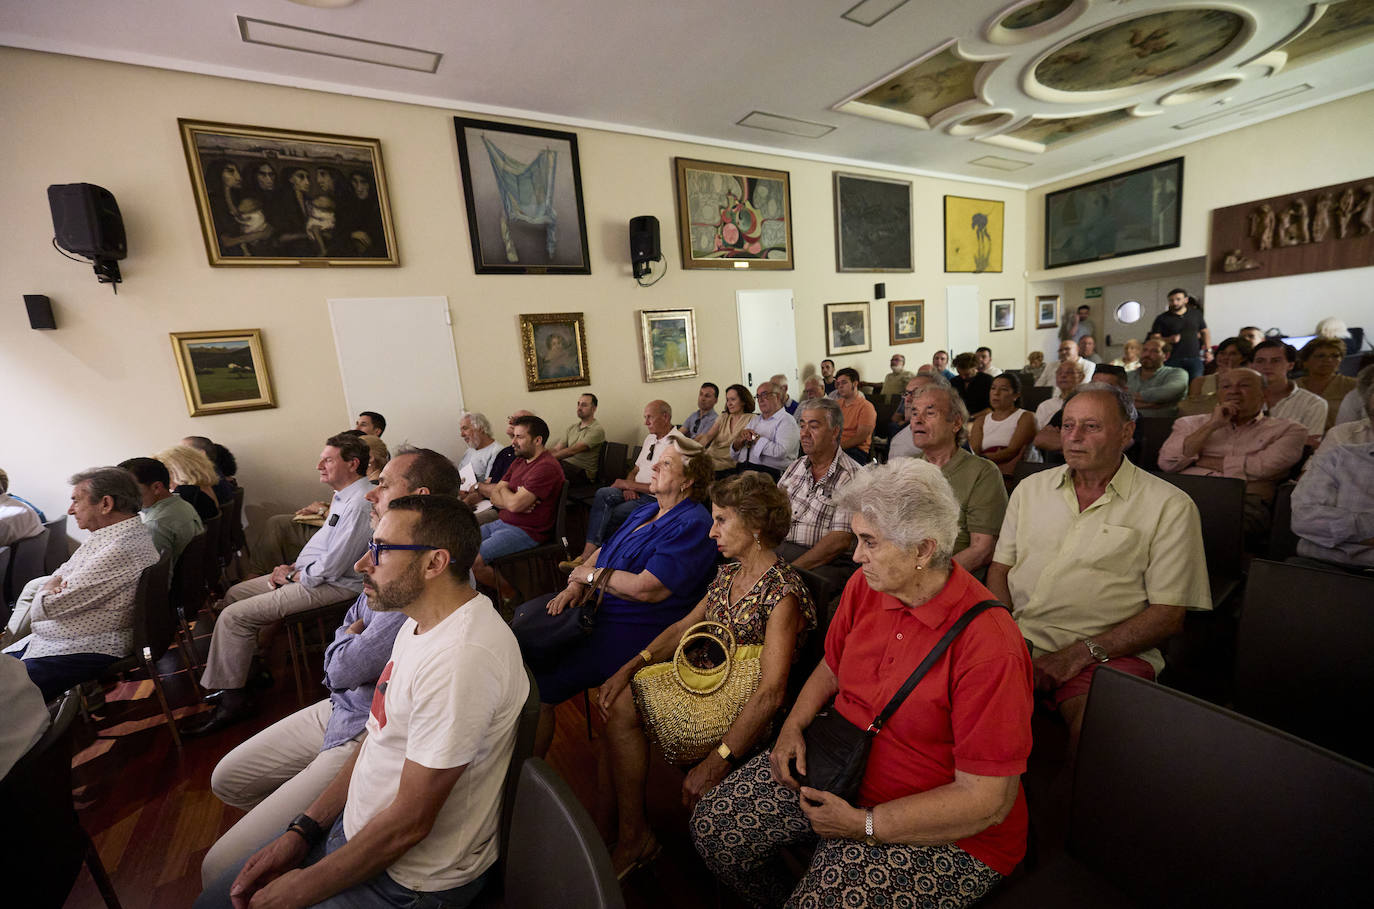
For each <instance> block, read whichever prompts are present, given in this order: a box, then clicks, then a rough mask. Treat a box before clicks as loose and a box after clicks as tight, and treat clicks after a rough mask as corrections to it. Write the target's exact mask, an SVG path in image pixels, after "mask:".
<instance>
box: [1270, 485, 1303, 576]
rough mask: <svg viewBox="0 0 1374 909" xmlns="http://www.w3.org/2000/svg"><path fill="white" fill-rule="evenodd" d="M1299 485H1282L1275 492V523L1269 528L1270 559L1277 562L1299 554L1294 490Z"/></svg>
mask: <svg viewBox="0 0 1374 909" xmlns="http://www.w3.org/2000/svg"><path fill="white" fill-rule="evenodd" d="M1297 486H1298V484H1297V483H1292V482H1288V483H1281V484H1280V485H1279V487H1278V488H1277V489H1275V490H1274V523H1273V524H1272V525H1270V528H1269V558H1271V559H1273V560H1274V561H1275V562H1282V561H1283V560H1284V559H1286V558H1288V557H1290V556H1295V555H1297V554H1298V535H1297V534H1296V533H1294V532H1293V490H1294V489H1296V488H1297Z"/></svg>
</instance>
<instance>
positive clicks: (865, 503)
mask: <svg viewBox="0 0 1374 909" xmlns="http://www.w3.org/2000/svg"><path fill="white" fill-rule="evenodd" d="M835 507H837V508H840V509H843V510H845V511H850V512H853V513H855V514H861V515H863V516H864V519H865V520H867V521H868V522H870V523H871V524H872V525H873V529H874V530H875V531H876V532H877V533H878V535H879V536H881V537H883V538H884V539H886V540H888V541H889V542H891V543H893V544H895V545H896V546H899V547H900V548H902V549H904V550H907V551H909V552H910V551H914V550H915V549H916V548H917V547H918V546H920V545H921V543H922V542H923V541H925V540H931V541H933V542H934V543H935V555H934V557H933V558H932V559H931V561H930V564H931V567H933V568H944V567H945V566H946V565H948V564H949V557H950V556H951V555H953V552H954V539H955V537H957V536H958V535H959V502H958V501H957V500H956V499H955V498H954V490H953V489H951V488H950V485H949V481H948V480H946V479H945V477H944V475H943V474H942V473H940V468H938V467H936V466H935V465H934V464H931V463H930V462H929V461H924V460H921V459H919V458H897V459H896V460H894V461H889V462H887V463H886V464H884V465H882V466H881V467H865V468H864V469H863V470H860V471H859V472H858V474H856V475H855V477H854V479H852V480H850V481H849V482H848V483H846V484H845V485H844V486H843V487H842V488H841V489H840V491H839V492H838V493H836V495H835Z"/></svg>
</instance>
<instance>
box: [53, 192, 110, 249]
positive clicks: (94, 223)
mask: <svg viewBox="0 0 1374 909" xmlns="http://www.w3.org/2000/svg"><path fill="white" fill-rule="evenodd" d="M48 207H49V208H51V209H52V227H53V235H54V236H55V237H56V238H57V245H58V246H60V247H62V248H63V249H65V250H67V252H70V253H75V254H76V255H78V256H85V257H86V258H88V259H123V258H124V257H125V256H127V255H128V254H129V247H128V243H127V242H126V240H125V237H124V219H123V218H121V217H120V216H119V205H118V204H117V203H116V202H115V197H114V193H112V192H110V191H109V190H108V189H105V188H104V187H103V186H96V185H95V184H94V183H56V184H53V185H52V186H49V187H48Z"/></svg>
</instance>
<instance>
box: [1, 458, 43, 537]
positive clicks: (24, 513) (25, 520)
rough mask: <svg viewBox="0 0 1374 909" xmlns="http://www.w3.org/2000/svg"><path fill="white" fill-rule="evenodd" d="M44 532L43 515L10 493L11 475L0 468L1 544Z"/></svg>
mask: <svg viewBox="0 0 1374 909" xmlns="http://www.w3.org/2000/svg"><path fill="white" fill-rule="evenodd" d="M42 532H43V516H42V515H41V514H39V512H38V509H36V508H34V507H33V506H32V505H30V504H29V503H28V502H26V501H24V500H23V499H21V498H19V497H18V496H13V495H10V476H9V474H7V473H5V471H3V470H0V546H8V545H10V544H11V543H13V542H15V541H17V540H27V539H28V538H29V537H36V536H38V535H39V534H40V533H42Z"/></svg>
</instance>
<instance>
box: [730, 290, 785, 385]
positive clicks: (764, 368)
mask: <svg viewBox="0 0 1374 909" xmlns="http://www.w3.org/2000/svg"><path fill="white" fill-rule="evenodd" d="M735 307H736V309H737V310H738V312H739V362H740V381H741V382H742V383H743V384H744V386H745V387H746V388H748V389H749V390H750V391H751V392H752V391H753V390H754V389H755V388H757V387H758V384H759V383H760V382H767V381H768V379H769V378H770V377H772V376H775V375H777V374H778V373H782V374H783V375H785V376H787V387H788V393H789V394H790V395H791V396H792V397H794V398H796V397H799V396H800V392H799V389H800V388H801V383H800V382H799V381H798V377H797V321H796V313H795V311H794V310H793V308H792V291H790V290H740V291H736V292H735ZM723 396H724V393H723V392H722V397H723Z"/></svg>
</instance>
